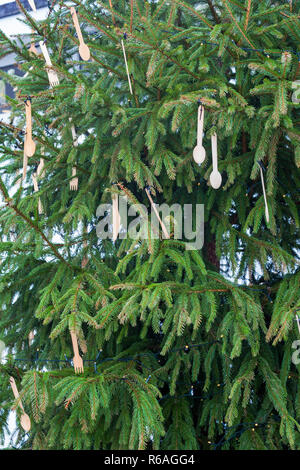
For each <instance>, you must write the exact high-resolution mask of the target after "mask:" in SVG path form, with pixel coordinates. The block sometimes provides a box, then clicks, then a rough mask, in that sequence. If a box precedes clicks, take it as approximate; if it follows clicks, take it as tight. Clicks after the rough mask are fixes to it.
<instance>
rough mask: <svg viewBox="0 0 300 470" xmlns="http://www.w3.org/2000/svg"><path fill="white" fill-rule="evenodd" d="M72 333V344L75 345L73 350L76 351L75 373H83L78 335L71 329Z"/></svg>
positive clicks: (74, 359) (74, 358)
mask: <svg viewBox="0 0 300 470" xmlns="http://www.w3.org/2000/svg"><path fill="white" fill-rule="evenodd" d="M70 333H71V338H72V345H73V351H74V357H73V365H74V370H75V374H82V373H83V372H84V368H83V360H82V357H81V356H80V354H79V349H78V342H77V336H76V334H75V333H74V332H73V331H71V332H70Z"/></svg>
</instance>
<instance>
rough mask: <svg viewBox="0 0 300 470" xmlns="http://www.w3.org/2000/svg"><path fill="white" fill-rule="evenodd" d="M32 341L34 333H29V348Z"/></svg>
mask: <svg viewBox="0 0 300 470" xmlns="http://www.w3.org/2000/svg"><path fill="white" fill-rule="evenodd" d="M33 340H34V332H33V331H30V333H29V335H28V345H29V347H30V346H31V345H32V343H33Z"/></svg>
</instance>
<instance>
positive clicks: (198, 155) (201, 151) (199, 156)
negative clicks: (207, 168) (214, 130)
mask: <svg viewBox="0 0 300 470" xmlns="http://www.w3.org/2000/svg"><path fill="white" fill-rule="evenodd" d="M203 126H204V106H202V104H201V105H200V106H199V108H198V122H197V145H196V147H195V148H194V151H193V158H194V160H195V162H196V163H198V164H199V165H200V163H203V162H204V160H205V155H206V152H205V148H204V147H203V145H202V140H203Z"/></svg>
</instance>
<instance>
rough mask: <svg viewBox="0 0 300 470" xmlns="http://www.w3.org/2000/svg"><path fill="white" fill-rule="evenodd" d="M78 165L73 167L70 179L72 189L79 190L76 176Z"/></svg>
mask: <svg viewBox="0 0 300 470" xmlns="http://www.w3.org/2000/svg"><path fill="white" fill-rule="evenodd" d="M76 174H77V172H76V167H75V166H73V168H72V179H71V180H70V190H71V191H77V190H78V177H77V176H76Z"/></svg>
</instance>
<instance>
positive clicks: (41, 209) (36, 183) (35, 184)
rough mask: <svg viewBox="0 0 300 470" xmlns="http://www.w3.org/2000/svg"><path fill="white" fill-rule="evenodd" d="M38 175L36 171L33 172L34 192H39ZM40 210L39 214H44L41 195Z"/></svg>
mask: <svg viewBox="0 0 300 470" xmlns="http://www.w3.org/2000/svg"><path fill="white" fill-rule="evenodd" d="M36 177H37V175H36V174H35V173H33V174H32V181H33V187H34V192H36V193H38V191H39V186H38V182H37V178H36ZM38 211H39V214H43V212H44V210H43V206H42V202H41V198H40V197H39V201H38Z"/></svg>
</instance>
